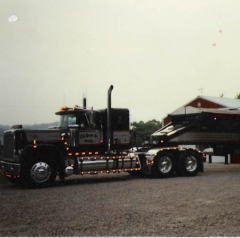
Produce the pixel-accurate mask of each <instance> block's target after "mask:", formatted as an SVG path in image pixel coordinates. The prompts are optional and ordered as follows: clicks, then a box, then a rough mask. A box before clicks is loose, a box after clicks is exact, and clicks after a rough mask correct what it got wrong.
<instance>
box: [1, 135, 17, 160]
mask: <svg viewBox="0 0 240 238" xmlns="http://www.w3.org/2000/svg"><path fill="white" fill-rule="evenodd" d="M14 140H15V139H14V134H13V133H7V134H4V148H3V156H4V158H5V159H9V160H14V150H15V146H14V144H15V143H14Z"/></svg>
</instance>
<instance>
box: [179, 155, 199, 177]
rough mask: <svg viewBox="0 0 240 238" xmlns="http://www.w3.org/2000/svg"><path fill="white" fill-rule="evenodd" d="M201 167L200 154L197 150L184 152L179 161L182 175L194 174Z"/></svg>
mask: <svg viewBox="0 0 240 238" xmlns="http://www.w3.org/2000/svg"><path fill="white" fill-rule="evenodd" d="M198 168H199V155H198V154H197V153H196V152H195V151H186V152H183V153H182V154H181V155H180V157H179V161H178V171H179V173H180V175H182V176H194V175H196V174H197V172H198Z"/></svg>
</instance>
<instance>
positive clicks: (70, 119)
mask: <svg viewBox="0 0 240 238" xmlns="http://www.w3.org/2000/svg"><path fill="white" fill-rule="evenodd" d="M76 123H77V117H76V115H73V114H68V115H61V116H60V119H59V124H58V127H68V126H69V125H74V124H76Z"/></svg>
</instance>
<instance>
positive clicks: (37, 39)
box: [0, 0, 240, 125]
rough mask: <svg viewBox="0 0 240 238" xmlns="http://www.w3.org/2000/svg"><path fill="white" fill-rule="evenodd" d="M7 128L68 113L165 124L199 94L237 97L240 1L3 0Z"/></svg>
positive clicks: (0, 65)
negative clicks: (124, 114)
mask: <svg viewBox="0 0 240 238" xmlns="http://www.w3.org/2000/svg"><path fill="white" fill-rule="evenodd" d="M0 29H1V39H0V85H1V93H0V108H1V110H0V124H7V125H12V124H34V123H47V122H54V121H57V120H58V117H57V116H56V115H55V112H56V111H57V110H58V109H59V108H60V107H61V106H63V105H66V106H71V107H72V106H74V105H82V94H83V92H85V93H86V95H87V106H89V107H93V108H94V109H102V108H105V107H106V106H107V90H108V88H109V87H110V85H111V84H112V85H113V86H114V89H113V92H112V106H113V107H121V108H129V109H130V116H131V118H130V119H131V122H133V121H140V120H143V121H148V120H151V119H156V120H159V121H162V119H163V118H164V117H165V116H166V115H167V114H169V113H171V112H172V111H174V110H175V109H177V108H179V107H181V106H182V105H184V104H186V103H187V102H189V101H191V100H192V99H194V98H195V97H197V96H198V95H201V94H202V95H204V96H216V97H219V96H220V94H222V93H223V94H224V97H226V98H234V97H235V96H236V94H237V93H240V1H239V0H231V1H229V0H211V1H210V0H208V1H207V0H198V1H197V0H195V1H194V0H179V1H175V0H167V1H166V0H32V1H29V0H0Z"/></svg>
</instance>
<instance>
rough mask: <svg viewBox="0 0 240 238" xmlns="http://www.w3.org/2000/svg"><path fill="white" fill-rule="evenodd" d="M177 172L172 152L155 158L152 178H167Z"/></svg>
mask: <svg viewBox="0 0 240 238" xmlns="http://www.w3.org/2000/svg"><path fill="white" fill-rule="evenodd" d="M174 170H175V160H174V156H173V154H172V153H170V152H163V153H160V154H158V155H157V156H156V157H155V158H154V164H153V166H152V176H153V177H154V178H158V177H160V178H166V177H170V176H172V175H173V173H174Z"/></svg>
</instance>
